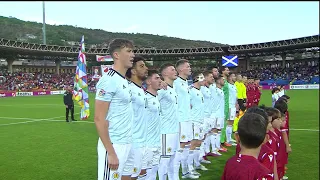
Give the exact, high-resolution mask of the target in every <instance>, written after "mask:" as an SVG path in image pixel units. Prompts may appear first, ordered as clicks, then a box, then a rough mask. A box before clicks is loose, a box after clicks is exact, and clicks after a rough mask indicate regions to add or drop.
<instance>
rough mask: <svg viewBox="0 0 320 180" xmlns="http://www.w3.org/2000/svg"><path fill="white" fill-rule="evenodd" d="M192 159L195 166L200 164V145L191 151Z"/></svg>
mask: <svg viewBox="0 0 320 180" xmlns="http://www.w3.org/2000/svg"><path fill="white" fill-rule="evenodd" d="M201 158H202V156H201ZM193 160H194V164H195V165H196V167H198V166H200V147H196V149H195V150H194V151H193Z"/></svg>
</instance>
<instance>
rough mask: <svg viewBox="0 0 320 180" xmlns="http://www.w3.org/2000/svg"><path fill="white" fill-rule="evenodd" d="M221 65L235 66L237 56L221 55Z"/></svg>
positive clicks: (236, 64)
mask: <svg viewBox="0 0 320 180" xmlns="http://www.w3.org/2000/svg"><path fill="white" fill-rule="evenodd" d="M222 66H226V67H237V66H238V56H222Z"/></svg>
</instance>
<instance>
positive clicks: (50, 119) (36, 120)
mask: <svg viewBox="0 0 320 180" xmlns="http://www.w3.org/2000/svg"><path fill="white" fill-rule="evenodd" d="M76 114H80V113H75V115H76ZM61 117H64V116H57V117H52V118H47V119H34V118H12V117H0V119H22V120H30V121H24V122H16V123H8V124H0V126H9V125H15V124H26V123H31V122H39V121H58V120H54V119H56V118H61ZM59 121H60V120H59ZM61 121H66V120H61ZM75 122H77V121H75Z"/></svg>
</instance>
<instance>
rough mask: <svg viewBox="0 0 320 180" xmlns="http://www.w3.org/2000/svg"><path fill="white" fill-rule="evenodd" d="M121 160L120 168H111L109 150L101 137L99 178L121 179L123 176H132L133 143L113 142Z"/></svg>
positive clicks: (99, 179) (101, 179) (108, 179)
mask: <svg viewBox="0 0 320 180" xmlns="http://www.w3.org/2000/svg"><path fill="white" fill-rule="evenodd" d="M113 148H114V151H115V152H116V154H117V157H118V160H119V167H118V170H111V169H110V167H109V166H108V152H107V151H106V149H105V147H104V145H103V143H102V141H101V139H100V138H99V140H98V145H97V151H98V180H105V179H107V180H119V179H121V177H122V176H131V174H132V171H133V166H132V165H133V161H134V158H133V153H132V148H131V144H113Z"/></svg>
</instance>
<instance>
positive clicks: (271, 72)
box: [0, 62, 319, 91]
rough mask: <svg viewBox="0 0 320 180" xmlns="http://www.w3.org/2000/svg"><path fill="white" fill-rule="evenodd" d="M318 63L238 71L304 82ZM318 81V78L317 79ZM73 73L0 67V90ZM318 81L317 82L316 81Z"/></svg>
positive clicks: (60, 83)
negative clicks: (12, 69)
mask: <svg viewBox="0 0 320 180" xmlns="http://www.w3.org/2000/svg"><path fill="white" fill-rule="evenodd" d="M318 65H319V64H318V63H317V62H316V63H295V64H293V65H291V66H289V67H286V68H282V67H276V66H271V67H269V68H256V69H252V70H247V71H244V72H240V73H241V74H243V75H247V76H248V77H253V78H259V79H260V80H261V82H262V83H264V81H268V80H273V81H274V80H279V79H282V80H285V81H286V82H290V83H291V84H292V83H293V82H304V83H305V84H307V83H310V84H314V82H310V80H312V79H314V78H315V77H317V79H319V76H318V75H319V67H318ZM318 81H319V80H318ZM73 83H74V74H70V73H69V74H68V73H61V74H60V75H57V74H54V73H25V72H14V73H9V72H7V71H6V70H1V69H0V90H2V91H30V90H60V89H63V88H64V87H65V86H69V85H73ZM317 83H319V82H317ZM95 84H96V81H92V75H88V85H89V88H93V89H94V87H95Z"/></svg>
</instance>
